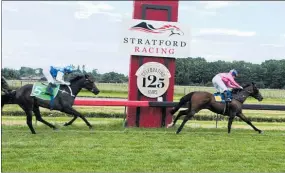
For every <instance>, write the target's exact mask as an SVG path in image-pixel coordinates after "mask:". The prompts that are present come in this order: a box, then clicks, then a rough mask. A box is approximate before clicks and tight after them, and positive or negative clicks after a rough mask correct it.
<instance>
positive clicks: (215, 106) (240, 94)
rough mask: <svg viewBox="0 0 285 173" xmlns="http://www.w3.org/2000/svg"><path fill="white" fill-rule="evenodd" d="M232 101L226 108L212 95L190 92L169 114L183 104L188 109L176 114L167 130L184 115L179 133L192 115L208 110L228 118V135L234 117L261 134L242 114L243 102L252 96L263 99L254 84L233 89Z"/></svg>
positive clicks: (259, 99)
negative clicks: (186, 105)
mask: <svg viewBox="0 0 285 173" xmlns="http://www.w3.org/2000/svg"><path fill="white" fill-rule="evenodd" d="M232 93H233V100H232V101H231V103H229V104H228V106H226V104H225V103H221V102H217V101H216V100H215V98H214V96H213V94H212V93H209V92H200V91H198V92H196V91H195V92H191V93H189V94H187V95H185V96H183V97H182V98H181V99H180V101H179V103H178V105H176V106H175V107H174V108H173V109H172V110H171V111H170V113H171V114H172V115H173V114H174V113H175V112H177V111H178V110H179V108H180V107H182V106H183V105H184V104H186V103H188V109H186V110H182V111H180V112H179V113H178V115H177V116H176V118H175V119H174V121H173V122H172V123H170V124H168V126H167V128H169V127H173V126H174V125H175V124H176V121H177V120H178V119H179V118H180V117H181V116H182V115H186V116H185V118H184V120H183V122H182V123H181V125H180V127H179V128H178V129H177V131H176V134H178V133H180V131H181V130H182V128H183V126H184V125H185V123H186V122H187V121H188V120H190V119H191V118H192V117H193V116H194V114H196V113H198V112H199V111H200V110H202V109H208V110H210V111H212V112H214V113H218V114H222V115H224V116H229V120H228V133H230V132H231V126H232V122H233V119H234V117H235V116H237V117H239V118H240V119H241V120H243V121H244V122H246V123H247V124H248V125H250V126H251V127H252V128H253V129H254V130H255V131H258V132H259V133H263V132H262V131H261V130H259V129H258V128H256V127H255V126H254V125H253V124H252V123H251V121H250V120H249V119H248V118H246V117H245V115H244V114H243V113H242V105H243V103H244V102H245V100H246V99H247V98H248V97H249V96H252V97H254V98H255V99H257V100H258V101H262V100H263V97H262V95H261V94H260V92H259V89H258V88H257V87H256V86H255V83H253V82H252V83H251V84H247V85H245V86H243V89H233V90H232Z"/></svg>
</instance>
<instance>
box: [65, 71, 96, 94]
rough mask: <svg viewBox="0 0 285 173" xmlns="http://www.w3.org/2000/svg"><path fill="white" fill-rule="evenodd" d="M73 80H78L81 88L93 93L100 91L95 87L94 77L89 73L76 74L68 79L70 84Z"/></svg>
mask: <svg viewBox="0 0 285 173" xmlns="http://www.w3.org/2000/svg"><path fill="white" fill-rule="evenodd" d="M75 82H76V83H77V82H78V83H79V85H80V86H81V87H82V88H85V89H87V90H89V91H91V92H92V93H94V94H95V95H97V94H99V92H100V90H99V89H98V88H97V86H96V84H95V78H94V77H93V76H92V75H90V74H84V75H77V76H76V77H74V78H73V79H71V80H70V83H71V84H72V83H75Z"/></svg>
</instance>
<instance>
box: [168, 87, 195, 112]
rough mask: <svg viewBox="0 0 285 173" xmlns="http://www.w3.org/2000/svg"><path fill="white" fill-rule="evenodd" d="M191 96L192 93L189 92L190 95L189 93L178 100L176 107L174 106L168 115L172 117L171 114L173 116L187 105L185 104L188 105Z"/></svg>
mask: <svg viewBox="0 0 285 173" xmlns="http://www.w3.org/2000/svg"><path fill="white" fill-rule="evenodd" d="M193 94H194V92H191V93H189V94H187V95H185V96H183V97H182V98H181V99H180V101H179V103H178V105H176V106H175V107H174V108H173V109H172V110H171V111H170V113H171V114H172V115H173V114H175V112H177V111H178V110H179V109H180V108H181V107H182V106H183V105H185V103H187V102H190V103H191V98H192V95H193Z"/></svg>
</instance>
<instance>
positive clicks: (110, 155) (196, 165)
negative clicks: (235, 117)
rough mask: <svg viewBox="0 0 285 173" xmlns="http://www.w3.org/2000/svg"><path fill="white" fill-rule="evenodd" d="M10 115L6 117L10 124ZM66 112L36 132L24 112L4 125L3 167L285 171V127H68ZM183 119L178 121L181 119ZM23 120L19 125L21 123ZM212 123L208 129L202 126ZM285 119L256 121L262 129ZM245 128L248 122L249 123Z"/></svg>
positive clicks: (105, 123) (112, 123) (106, 123)
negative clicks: (228, 129) (51, 125)
mask: <svg viewBox="0 0 285 173" xmlns="http://www.w3.org/2000/svg"><path fill="white" fill-rule="evenodd" d="M10 118H11V117H2V120H3V122H2V124H9V122H11V119H10ZM69 119H70V118H67V117H56V118H51V117H48V118H46V120H48V121H51V120H53V121H51V122H53V123H56V124H57V126H58V127H60V130H58V131H53V130H51V129H50V128H48V127H46V126H44V125H42V124H41V123H38V124H37V125H35V129H36V132H37V133H38V134H36V135H32V134H30V131H29V129H28V127H27V126H26V125H25V119H24V117H13V120H17V121H18V122H17V123H15V122H14V125H12V124H13V123H11V124H10V125H2V171H3V172H284V171H285V162H284V160H285V150H284V142H285V137H284V135H285V131H281V130H267V131H265V133H264V134H257V133H256V132H254V131H253V130H251V129H250V130H249V129H246V130H244V129H239V128H238V125H244V123H243V124H242V123H240V122H234V124H233V129H232V133H231V134H230V135H228V134H227V133H226V128H225V127H224V126H225V122H221V123H219V125H220V128H218V129H215V128H211V127H210V126H213V125H214V122H205V123H203V122H195V121H192V122H189V123H187V124H186V125H187V126H186V127H185V128H184V129H183V131H182V132H181V134H179V135H176V134H175V133H174V132H175V130H176V129H177V126H176V127H174V128H173V129H164V128H162V129H138V128H123V126H122V119H99V118H93V119H92V118H90V119H89V120H90V121H91V123H92V124H94V127H95V129H94V130H93V131H90V130H89V129H88V128H87V126H86V125H85V124H84V123H83V122H82V120H76V121H75V122H74V125H72V126H70V127H63V126H62V123H63V122H65V121H67V120H69ZM180 123H181V121H179V122H178V124H180ZM16 124H19V125H16ZM197 124H200V125H201V126H203V125H204V126H208V127H209V128H199V126H198V125H197ZM277 124H278V125H279V126H280V127H283V128H284V123H283V124H282V123H256V126H257V127H259V128H262V129H265V128H266V127H267V128H270V127H273V126H277ZM209 125H210V126H209ZM244 127H246V125H245V126H244Z"/></svg>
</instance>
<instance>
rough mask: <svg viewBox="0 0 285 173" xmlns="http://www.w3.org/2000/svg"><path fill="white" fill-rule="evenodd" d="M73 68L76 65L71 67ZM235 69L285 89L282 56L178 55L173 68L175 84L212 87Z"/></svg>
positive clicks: (120, 79)
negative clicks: (209, 57)
mask: <svg viewBox="0 0 285 173" xmlns="http://www.w3.org/2000/svg"><path fill="white" fill-rule="evenodd" d="M74 67H75V66H74ZM233 68H234V69H236V70H237V71H238V72H239V77H238V78H236V81H237V82H238V83H240V84H243V83H249V82H255V83H257V85H258V87H259V88H276V89H285V59H282V60H266V61H264V62H262V63H261V64H253V63H249V62H245V61H233V62H226V61H221V60H218V61H214V62H207V61H206V60H205V59H204V58H201V57H198V58H192V57H189V58H177V59H176V70H175V84H176V85H193V86H212V78H213V77H214V76H215V75H216V74H218V73H220V72H228V71H229V70H230V69H233ZM75 69H76V70H75V72H79V73H82V72H87V71H86V70H85V66H84V65H83V66H81V67H80V66H77V67H76V68H75ZM1 71H2V75H3V76H4V77H5V78H6V79H21V78H22V77H31V76H43V74H42V69H40V68H35V69H34V68H30V67H21V68H20V70H15V69H10V68H2V70H1ZM89 73H91V74H92V75H93V76H94V77H95V79H96V82H101V83H126V82H128V76H126V75H124V74H121V73H116V72H108V73H103V74H100V73H99V72H98V70H97V69H93V70H92V71H91V72H89Z"/></svg>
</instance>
